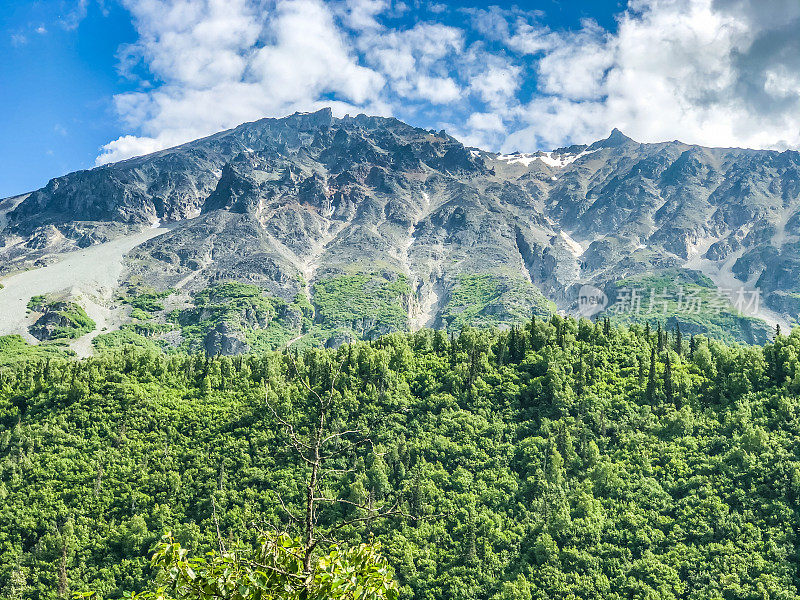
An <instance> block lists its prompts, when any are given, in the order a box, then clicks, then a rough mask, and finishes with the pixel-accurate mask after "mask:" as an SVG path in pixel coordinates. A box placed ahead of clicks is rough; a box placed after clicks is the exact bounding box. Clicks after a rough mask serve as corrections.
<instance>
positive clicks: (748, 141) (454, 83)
mask: <svg viewBox="0 0 800 600" xmlns="http://www.w3.org/2000/svg"><path fill="white" fill-rule="evenodd" d="M124 2H125V4H126V6H127V8H128V9H129V11H130V12H131V14H132V16H133V19H134V24H135V26H136V29H137V31H138V33H139V38H138V41H137V42H136V43H135V44H132V45H130V46H127V47H125V48H122V49H121V50H120V56H119V58H120V69H121V71H123V72H124V73H125V74H126V75H127V76H129V77H130V78H131V80H132V81H133V82H134V85H135V87H136V89H135V90H134V91H131V92H128V93H124V94H120V95H118V96H117V97H116V98H115V107H116V110H117V112H118V114H119V117H120V119H121V121H122V122H123V123H124V125H125V126H126V128H128V129H129V131H130V134H129V135H125V136H123V137H121V138H119V139H117V140H114V141H112V142H110V143H109V144H107V145H106V146H104V147H103V149H102V154H101V155H100V157H99V158H98V163H105V162H111V161H115V160H120V159H123V158H127V157H129V156H134V155H137V154H143V153H147V152H151V151H154V150H158V149H160V148H164V147H168V146H171V145H175V144H179V143H182V142H185V141H188V140H190V139H194V138H196V137H200V136H202V135H207V134H210V133H212V132H215V131H219V130H221V129H225V128H229V127H233V126H235V125H238V124H239V123H241V122H244V121H249V120H254V119H257V118H261V117H264V116H282V115H285V114H289V113H291V112H294V111H296V110H313V109H316V108H319V107H321V106H333V107H334V110H335V112H336V113H337V114H344V113H347V112H350V113H356V112H367V113H373V114H385V115H388V114H391V115H394V116H397V117H399V118H402V119H405V120H407V121H409V122H411V123H413V124H417V125H421V126H425V127H436V128H439V127H446V128H447V129H448V131H451V132H452V133H454V134H456V135H458V136H460V137H462V138H463V139H464V140H465V141H466V142H467V143H470V144H473V145H477V146H482V147H487V148H490V149H498V150H504V151H511V150H523V151H530V150H535V149H540V148H545V149H549V148H553V147H558V146H562V145H566V144H571V143H582V142H589V141H592V140H595V139H599V138H601V137H604V136H605V135H607V134H608V132H609V131H610V130H611V128H613V127H619V128H620V129H622V130H623V131H624V132H625V133H627V134H628V135H630V136H631V137H634V138H635V139H639V140H641V141H661V140H671V139H681V140H684V141H686V142H690V143H698V144H704V145H722V146H749V147H758V148H778V149H781V148H787V147H792V148H796V147H800V36H798V35H797V31H798V30H800V4H798V3H797V1H796V0H775V1H774V2H771V3H770V10H764V9H763V4H761V3H760V2H759V0H630V2H629V4H628V6H627V8H626V10H624V11H623V12H621V13H620V14H619V15H617V27H616V28H615V30H614V31H607V30H605V29H603V28H602V27H600V26H599V25H597V24H596V23H594V22H592V21H586V22H584V23H582V24H581V25H580V27H578V28H576V29H571V30H563V29H551V28H550V27H548V26H547V25H546V24H545V23H546V19H544V18H543V15H542V14H541V13H536V12H525V11H521V10H518V9H514V10H504V9H499V8H493V9H488V10H471V11H466V10H456V9H454V8H452V7H448V6H447V5H446V4H429V5H427V8H423V9H419V10H418V11H417V12H416V13H415V14H414V15H412V16H413V17H414V18H408V16H409V12H410V9H409V8H408V6H407V5H406V4H404V3H402V2H399V1H396V0H327V1H326V0H124Z"/></svg>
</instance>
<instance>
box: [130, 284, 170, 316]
mask: <svg viewBox="0 0 800 600" xmlns="http://www.w3.org/2000/svg"><path fill="white" fill-rule="evenodd" d="M133 291H134V293H133V294H132V295H129V296H123V297H122V302H124V303H125V304H129V305H131V306H132V307H133V309H134V313H136V315H140V314H142V313H144V314H147V313H153V312H158V311H162V310H164V303H163V302H162V300H163V299H164V298H168V297H170V296H171V295H172V294H174V293H175V290H164V291H162V292H158V291H156V290H153V289H150V288H137V289H136V290H133ZM136 311H140V312H136ZM131 316H134V314H133V313H132V314H131ZM134 318H137V319H140V318H142V317H141V316H136V317H134Z"/></svg>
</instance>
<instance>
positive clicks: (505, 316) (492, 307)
mask: <svg viewBox="0 0 800 600" xmlns="http://www.w3.org/2000/svg"><path fill="white" fill-rule="evenodd" d="M553 308H554V306H551V303H550V302H548V301H547V299H546V298H545V297H544V296H543V295H542V293H541V292H540V291H539V290H538V289H537V288H536V287H534V286H533V285H532V284H531V283H530V281H526V280H524V279H521V278H519V277H518V276H514V277H509V276H499V275H493V274H492V275H490V274H481V275H463V274H462V275H460V276H459V278H458V282H457V283H456V285H455V286H454V287H453V290H452V292H451V294H450V297H449V299H448V301H447V303H446V304H445V306H444V307H443V309H442V316H441V319H442V324H443V326H444V327H445V328H446V329H447V330H448V331H461V329H463V328H464V327H467V326H474V327H496V326H498V325H508V324H510V323H519V322H521V321H524V320H526V319H528V318H529V317H530V315H531V311H533V312H535V313H536V314H540V315H545V314H549V313H551V312H552V309H553Z"/></svg>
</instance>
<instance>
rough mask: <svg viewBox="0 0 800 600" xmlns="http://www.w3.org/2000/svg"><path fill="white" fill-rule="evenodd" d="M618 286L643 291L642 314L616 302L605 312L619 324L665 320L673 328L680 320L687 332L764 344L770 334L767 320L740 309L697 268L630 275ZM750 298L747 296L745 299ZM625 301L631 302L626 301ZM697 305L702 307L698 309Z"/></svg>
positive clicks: (617, 285) (617, 287)
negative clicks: (622, 309)
mask: <svg viewBox="0 0 800 600" xmlns="http://www.w3.org/2000/svg"><path fill="white" fill-rule="evenodd" d="M614 287H615V288H616V289H617V290H620V289H624V288H627V289H635V290H636V291H637V293H638V294H640V295H641V297H640V303H641V310H642V311H643V313H640V314H634V313H632V312H622V313H618V312H615V310H614V306H613V305H612V307H610V309H609V310H608V311H607V312H606V313H605V314H607V315H608V316H610V317H611V318H612V320H613V321H614V322H615V323H618V324H619V323H625V324H628V325H630V324H632V323H639V322H642V321H644V320H645V319H647V320H649V321H650V323H651V324H656V323H658V322H662V323H665V325H666V328H667V329H669V330H673V329H674V328H675V325H676V324H680V327H681V328H682V329H683V330H684V332H685V333H686V332H688V333H700V334H703V335H706V336H709V337H713V338H715V339H718V340H723V341H726V342H744V343H749V344H754V343H756V344H762V343H764V342H765V341H766V340H767V339H768V338H769V334H770V327H769V326H768V325H767V324H766V323H765V322H764V321H762V320H761V319H757V318H755V317H751V316H747V315H744V314H742V313H741V312H739V311H738V310H736V308H735V307H734V306H733V303H732V302H731V301H730V299H729V298H728V297H727V296H724V295H722V296H720V295H719V294H718V292H717V287H716V286H715V285H714V283H713V282H712V281H711V280H710V279H709V278H708V277H706V276H705V275H702V274H701V273H699V272H697V271H691V270H678V269H670V270H666V271H663V272H661V273H659V274H658V275H640V276H636V277H630V278H628V279H624V280H621V281H619V282H617V283H615V284H614ZM653 292H654V295H652V294H653ZM681 294H682V295H681ZM678 298H682V304H683V306H680V305H679V302H678ZM689 298H696V299H697V300H688V299H689ZM749 300H750V298H749V297H748V298H745V302H749ZM651 302H652V303H653V305H654V307H655V309H654V310H653V313H652V314H646V313H647V311H648V310H650V304H651ZM621 304H627V306H630V304H629V303H625V302H622V303H621ZM687 305H689V306H690V307H687ZM695 307H699V308H700V310H699V311H695Z"/></svg>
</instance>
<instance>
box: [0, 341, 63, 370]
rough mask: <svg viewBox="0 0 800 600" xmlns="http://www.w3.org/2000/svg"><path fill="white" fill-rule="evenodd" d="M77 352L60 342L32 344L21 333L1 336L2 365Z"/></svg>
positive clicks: (0, 359) (61, 356)
mask: <svg viewBox="0 0 800 600" xmlns="http://www.w3.org/2000/svg"><path fill="white" fill-rule="evenodd" d="M74 355H75V353H74V352H73V351H72V350H70V349H69V348H67V347H66V346H64V345H62V344H58V343H52V344H37V345H35V346H34V345H32V344H29V343H28V342H26V341H25V340H24V339H23V338H22V336H21V335H3V336H0V366H2V365H10V364H14V363H21V362H26V361H29V360H31V359H34V358H66V357H68V356H74Z"/></svg>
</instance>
